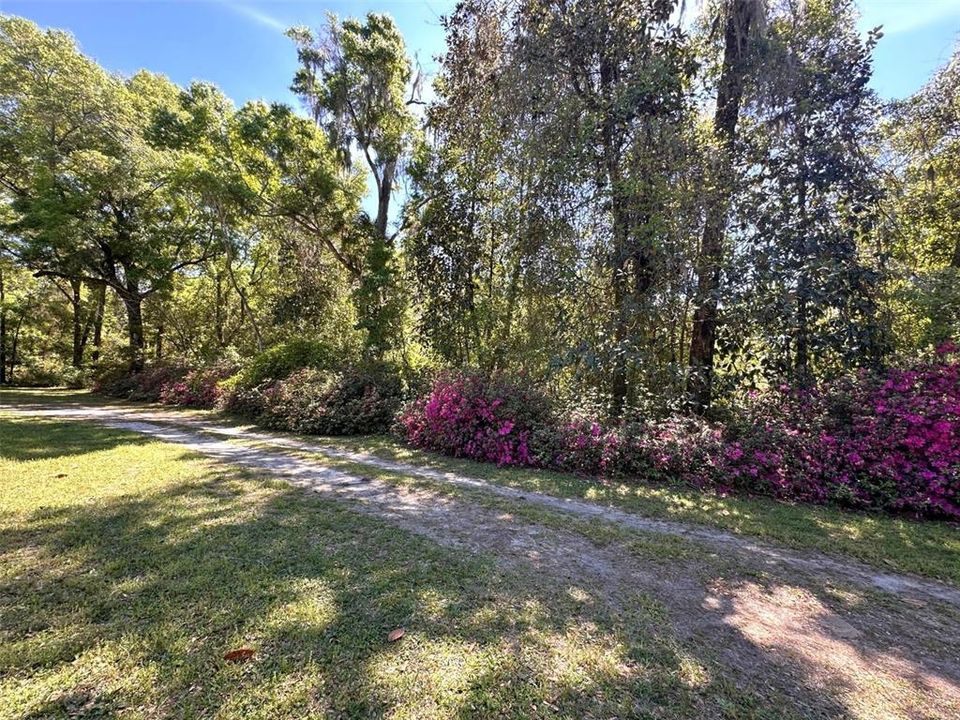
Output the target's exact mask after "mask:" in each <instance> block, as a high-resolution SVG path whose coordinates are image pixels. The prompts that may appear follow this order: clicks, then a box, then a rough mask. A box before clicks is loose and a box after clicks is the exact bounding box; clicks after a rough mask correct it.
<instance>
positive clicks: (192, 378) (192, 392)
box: [158, 366, 229, 408]
mask: <svg viewBox="0 0 960 720" xmlns="http://www.w3.org/2000/svg"><path fill="white" fill-rule="evenodd" d="M228 375H229V369H228V368H226V367H223V366H214V367H208V368H198V369H196V370H190V371H189V372H187V373H186V375H184V376H183V379H181V380H177V381H175V382H169V383H166V384H164V385H162V386H161V388H160V393H159V398H158V400H159V401H160V402H161V403H163V404H164V405H180V406H183V407H193V408H212V407H215V406H216V405H217V401H218V400H219V399H220V394H221V390H220V385H219V383H220V381H222V380H223V379H224V378H225V377H227V376H228Z"/></svg>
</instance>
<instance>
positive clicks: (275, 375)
mask: <svg viewBox="0 0 960 720" xmlns="http://www.w3.org/2000/svg"><path fill="white" fill-rule="evenodd" d="M344 360H345V358H344V356H343V354H342V351H341V350H338V349H337V348H335V347H333V346H331V345H329V344H327V343H324V342H320V341H317V340H291V341H289V342H286V343H283V344H281V345H276V346H274V347H272V348H269V349H267V350H264V351H263V352H262V353H260V354H259V355H257V356H255V357H254V358H253V359H252V360H251V361H250V364H249V365H248V366H247V367H246V368H245V369H244V370H243V371H241V372H240V373H239V374H238V375H237V376H236V379H234V380H232V381H231V384H233V385H236V386H237V387H245V388H251V387H254V386H256V385H260V384H262V383H265V382H269V381H271V380H283V379H285V378H286V377H288V376H289V375H290V374H291V373H293V372H294V371H296V370H300V369H302V368H313V369H317V370H330V369H333V368H335V367H338V366H339V365H340V364H341V363H343V362H344Z"/></svg>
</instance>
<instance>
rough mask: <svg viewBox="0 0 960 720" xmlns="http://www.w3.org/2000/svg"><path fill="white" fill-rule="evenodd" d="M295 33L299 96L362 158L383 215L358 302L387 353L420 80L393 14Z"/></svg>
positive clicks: (378, 347)
mask: <svg viewBox="0 0 960 720" xmlns="http://www.w3.org/2000/svg"><path fill="white" fill-rule="evenodd" d="M289 35H290V37H291V38H292V39H293V41H294V42H295V43H296V45H297V54H298V58H299V61H300V69H299V70H298V71H297V73H296V75H295V76H294V80H293V86H292V89H293V91H294V92H296V93H297V94H298V95H300V97H301V98H303V100H304V102H305V103H306V105H307V107H308V108H309V109H310V111H311V113H312V115H313V117H314V119H315V120H316V122H317V123H318V124H319V125H320V126H321V127H322V128H323V129H324V130H325V131H326V132H327V134H328V137H329V138H330V141H331V143H332V145H333V146H334V147H335V148H336V149H337V150H338V151H339V153H340V156H341V159H342V161H343V162H344V163H345V164H346V165H347V166H349V165H350V164H351V163H352V158H353V153H354V151H357V152H359V153H360V154H362V156H363V159H364V161H365V163H366V165H367V167H368V169H369V171H370V174H371V176H372V178H373V182H374V185H375V187H376V198H377V212H376V216H375V217H374V218H373V221H372V224H371V227H370V228H369V229H368V230H367V233H368V234H369V235H370V241H369V243H367V246H368V250H367V253H366V257H365V259H364V263H365V269H364V272H363V274H362V277H361V285H360V288H359V290H358V302H359V305H360V308H361V320H360V322H361V325H363V327H364V329H365V330H366V331H367V333H368V345H369V346H370V348H371V349H372V350H373V351H374V352H382V351H384V350H386V349H388V348H389V346H390V344H391V342H392V336H393V335H394V334H395V330H396V324H397V322H398V320H399V312H400V311H399V308H398V304H397V301H398V298H397V297H396V292H397V289H398V288H397V286H396V283H395V272H394V267H393V255H394V239H395V233H394V234H389V233H388V227H389V222H390V203H391V199H392V197H393V193H394V188H395V183H396V180H397V175H398V173H399V171H400V166H401V161H402V160H403V158H404V156H405V154H406V153H407V151H408V150H409V147H410V144H411V141H412V136H413V130H414V128H415V118H414V116H413V114H412V113H411V112H410V110H409V106H410V104H412V103H414V102H416V101H417V99H416V97H415V96H416V93H417V90H418V87H417V86H418V84H419V76H418V77H417V78H416V79H414V78H413V72H412V66H411V62H410V59H409V58H408V56H407V52H406V47H405V45H404V42H403V36H402V35H401V34H400V32H399V30H397V27H396V25H395V24H394V22H393V20H392V18H390V16H389V15H381V14H376V13H370V14H368V15H367V16H366V18H365V19H364V20H363V21H361V20H357V19H347V20H339V19H337V18H336V17H335V16H332V15H331V16H330V17H329V18H328V22H327V25H326V28H325V29H324V31H323V32H322V33H321V34H320V35H319V36H317V35H315V34H314V33H313V32H311V31H310V30H309V29H308V28H304V27H298V28H293V29H291V30H290V31H289ZM411 81H413V82H412V85H411Z"/></svg>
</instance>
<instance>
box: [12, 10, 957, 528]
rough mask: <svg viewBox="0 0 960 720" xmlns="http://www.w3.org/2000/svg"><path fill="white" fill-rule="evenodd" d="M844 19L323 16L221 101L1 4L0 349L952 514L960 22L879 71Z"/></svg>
mask: <svg viewBox="0 0 960 720" xmlns="http://www.w3.org/2000/svg"><path fill="white" fill-rule="evenodd" d="M857 21H858V16H857V9H856V5H855V3H854V2H853V0H805V1H804V0H712V1H711V2H706V3H704V5H703V6H702V7H700V6H697V7H692V6H690V5H685V4H684V3H680V2H677V1H676V0H603V1H602V2H597V1H595V0H464V1H463V2H461V3H459V4H458V5H457V7H456V9H455V10H454V11H453V12H452V13H451V14H450V15H449V16H448V17H445V18H444V19H443V27H444V30H445V33H446V50H445V52H444V54H443V55H442V56H441V57H439V58H438V59H437V60H438V70H437V73H436V75H435V76H434V77H425V75H424V73H423V72H422V71H421V70H420V68H419V67H418V64H417V63H416V62H415V61H414V60H413V59H412V58H411V57H410V54H409V53H408V51H407V49H406V47H405V45H404V39H403V37H402V36H401V34H400V33H399V31H398V30H397V28H396V26H395V24H394V22H393V21H392V20H391V18H390V17H389V16H387V15H381V14H370V15H367V16H366V17H364V18H359V19H356V18H350V19H340V18H336V17H331V18H330V19H329V22H328V23H327V25H326V26H324V27H322V28H318V29H309V28H303V27H298V28H292V29H290V30H289V32H288V35H289V37H290V40H291V45H290V52H291V53H296V55H297V57H298V60H299V70H298V71H297V73H296V76H295V77H293V78H291V82H292V89H293V90H294V91H295V93H296V94H297V95H298V96H299V97H300V98H301V100H302V106H301V107H289V106H286V105H283V104H278V103H273V104H266V103H263V102H251V103H247V104H245V105H243V106H242V107H239V108H238V107H236V106H235V105H234V104H233V103H232V102H231V100H230V99H229V98H228V97H226V96H225V95H224V93H222V92H221V91H220V90H219V89H218V88H217V87H215V86H213V85H210V84H206V83H200V82H197V83H194V84H191V85H190V86H189V87H179V86H177V85H176V84H174V83H172V82H171V81H170V80H168V79H167V78H165V77H164V76H162V75H158V74H155V73H152V72H150V71H147V70H143V71H140V72H138V73H136V74H135V75H133V76H130V77H125V76H119V75H116V74H113V73H111V72H108V71H107V70H105V69H104V68H102V67H100V66H99V65H98V64H97V63H96V62H94V61H93V60H92V59H90V58H89V57H87V56H85V55H84V54H83V53H82V52H81V50H80V49H79V48H78V47H77V45H76V43H75V42H74V40H73V39H72V38H71V36H70V35H69V34H67V33H65V32H61V31H57V30H45V29H41V28H39V27H37V26H36V25H34V24H33V23H31V22H29V21H27V20H24V19H20V18H17V17H12V16H2V17H0V201H2V202H0V213H2V214H0V223H2V226H0V382H5V383H17V384H66V385H71V386H75V387H81V386H88V385H95V386H96V387H97V389H99V390H101V391H104V392H114V393H116V394H123V395H126V396H133V397H142V398H147V399H160V400H163V401H169V402H174V403H182V404H195V405H212V404H215V403H220V404H221V405H223V406H226V407H227V408H228V409H231V410H233V411H236V412H241V413H244V412H245V413H247V414H249V415H252V416H257V417H260V418H261V419H264V421H265V422H267V424H273V425H275V426H277V427H287V428H291V429H297V430H303V431H310V432H321V433H333V434H337V433H358V432H367V431H378V432H379V431H383V430H387V429H389V428H390V427H394V428H399V429H400V431H401V432H404V433H405V435H406V436H407V438H408V439H409V440H410V441H411V442H414V443H415V444H419V445H422V446H425V447H432V448H434V449H437V450H442V451H445V452H450V453H452V454H459V455H466V456H470V457H477V458H481V459H487V460H493V461H496V462H499V463H502V464H533V465H542V466H550V467H558V468H561V469H567V470H576V471H580V472H586V473H592V474H596V473H602V472H612V471H616V472H622V473H624V474H644V473H648V472H650V471H651V468H653V469H654V470H656V471H657V472H660V473H663V474H665V475H670V476H672V477H682V478H684V479H688V480H690V481H691V482H693V483H697V484H701V485H702V484H708V483H709V484H711V485H713V486H716V487H718V488H721V489H725V488H727V487H731V486H734V487H738V488H739V487H741V486H743V489H745V490H747V491H749V492H765V493H772V494H776V495H783V496H789V497H797V498H801V499H809V500H814V501H838V502H842V503H846V504H851V505H857V506H876V507H884V508H890V509H897V510H910V511H914V512H918V513H933V514H946V515H949V516H957V515H960V482H958V480H957V473H956V468H957V467H958V463H960V457H957V453H958V451H957V449H956V448H957V442H956V440H957V437H958V432H960V421H958V415H960V393H958V392H957V387H958V382H957V374H956V365H955V364H951V361H950V356H951V355H952V354H953V352H954V346H953V345H952V344H951V341H952V340H953V339H956V338H957V337H958V336H960V285H958V282H957V280H958V273H960V192H958V187H960V52H955V53H954V55H953V58H952V59H951V60H950V61H949V62H948V63H947V64H946V65H944V66H943V67H942V68H940V69H939V70H937V71H936V73H935V74H934V75H933V77H931V79H930V80H929V81H928V82H927V84H926V85H925V86H924V87H923V88H922V89H921V90H920V91H919V92H917V93H916V94H915V95H913V96H912V97H909V98H906V99H903V100H898V101H895V102H891V103H883V102H881V101H880V100H879V99H878V97H877V96H876V95H875V93H874V92H873V91H872V90H871V88H870V80H871V72H872V67H871V64H872V53H873V50H874V48H875V46H876V44H877V43H879V42H883V40H882V30H881V29H880V28H877V29H875V30H872V31H869V32H867V33H862V32H860V30H858V27H857ZM891 393H894V394H896V393H899V395H897V396H896V398H893V399H891V397H890V396H891ZM838 398H839V399H842V400H843V402H840V400H838ZM904 398H908V399H904ZM951 403H953V404H951ZM838 405H843V408H842V409H839V410H838V409H837V407H838ZM894 406H895V407H896V408H897V409H898V410H897V413H895V417H893V418H891V417H890V415H889V413H888V414H884V413H886V408H888V407H894ZM921 406H922V407H921ZM401 407H403V408H404V409H403V410H400V408H401ZM863 407H869V408H872V410H871V412H872V413H873V414H872V415H871V416H870V417H864V416H862V415H858V414H857V412H856V411H857V410H858V408H863ZM398 410H399V411H400V414H399V416H398V415H397V412H398ZM558 418H562V419H563V420H562V422H561V421H560V420H559V419H558ZM917 418H919V420H917ZM921 426H922V427H921ZM748 427H749V428H753V434H752V435H751V434H750V431H749V430H747V429H745V428H748ZM811 427H814V428H815V431H812V430H811V431H810V432H809V436H810V437H812V438H815V440H816V443H814V441H813V440H811V441H810V442H809V443H806V444H804V443H803V442H801V441H799V440H797V439H796V437H797V434H798V432H800V433H801V434H802V432H804V431H806V430H809V428H811ZM771 428H775V429H777V431H778V432H779V433H780V434H779V435H776V436H771V434H770V433H771V432H772V430H771ZM905 428H906V429H905ZM911 428H914V429H916V433H915V434H911V433H912V432H913V430H911ZM917 428H919V429H917ZM547 429H549V431H548V430H547ZM921 431H922V432H921ZM844 433H845V434H844ZM771 437H774V440H770V438H771ZM913 437H915V438H917V439H916V440H910V438H913ZM764 438H766V442H767V443H768V445H763V444H762V443H763V442H764ZM824 438H832V439H834V440H836V441H835V442H834V440H830V441H827V440H824ZM836 438H840V439H836ZM844 438H846V439H844ZM891 438H896V442H900V441H901V440H903V439H906V440H907V445H906V446H904V447H902V448H900V450H898V452H900V451H902V452H900V455H897V457H895V458H893V459H891V454H890V453H891V450H890V448H891V445H890V442H891ZM844 443H846V444H844ZM918 443H919V444H918ZM815 444H816V447H814V445H815ZM825 447H827V448H830V450H829V452H827V451H826V450H824V448H825ZM791 453H793V454H791ZM911 453H915V455H916V456H914V455H911ZM638 458H642V461H641V460H639V459H638ZM744 458H746V459H744ZM814 465H815V467H814ZM692 467H697V468H709V473H708V474H709V477H707V476H706V475H705V473H704V472H701V471H699V470H698V472H697V473H696V475H695V476H690V473H691V468H692ZM845 468H846V469H845ZM794 469H796V470H797V472H798V473H800V474H802V475H803V476H802V477H800V476H796V477H795V476H794V475H792V474H791V473H792V472H793V470H794ZM830 473H833V475H831V477H829V478H825V476H826V475H827V474H830ZM741 477H743V478H749V479H748V480H745V481H744V482H743V483H741V482H740V481H739V480H736V479H735V478H741ZM758 478H759V479H758ZM824 478H825V479H824Z"/></svg>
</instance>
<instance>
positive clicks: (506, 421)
mask: <svg viewBox="0 0 960 720" xmlns="http://www.w3.org/2000/svg"><path fill="white" fill-rule="evenodd" d="M549 421H550V409H549V405H548V403H547V401H546V398H545V397H544V396H543V395H541V394H540V393H538V392H536V391H535V390H534V389H533V388H532V386H530V385H529V384H528V383H526V382H524V381H523V380H522V379H519V378H507V377H506V376H503V375H494V376H493V377H486V376H483V375H480V374H478V373H448V374H444V375H442V376H440V377H439V378H438V379H437V380H436V381H435V382H434V384H433V386H432V388H431V389H430V391H429V393H428V394H427V395H426V396H424V397H421V398H419V399H417V400H414V401H413V402H412V403H410V404H409V405H408V406H407V407H406V408H404V410H403V411H402V412H401V414H400V417H399V420H398V425H399V427H400V431H401V433H402V434H403V435H404V437H406V438H407V440H409V441H410V442H411V443H413V444H414V445H416V446H417V447H422V448H429V449H431V450H436V451H438V452H442V453H445V454H447V455H452V456H453V457H465V458H471V459H474V460H482V461H485V462H492V463H496V464H498V465H520V466H532V465H538V464H540V462H539V461H538V459H537V457H536V456H535V455H534V454H533V452H532V451H531V445H530V443H531V435H532V434H533V432H534V431H535V430H537V429H538V428H542V427H545V426H546V425H547V424H548V423H549Z"/></svg>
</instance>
